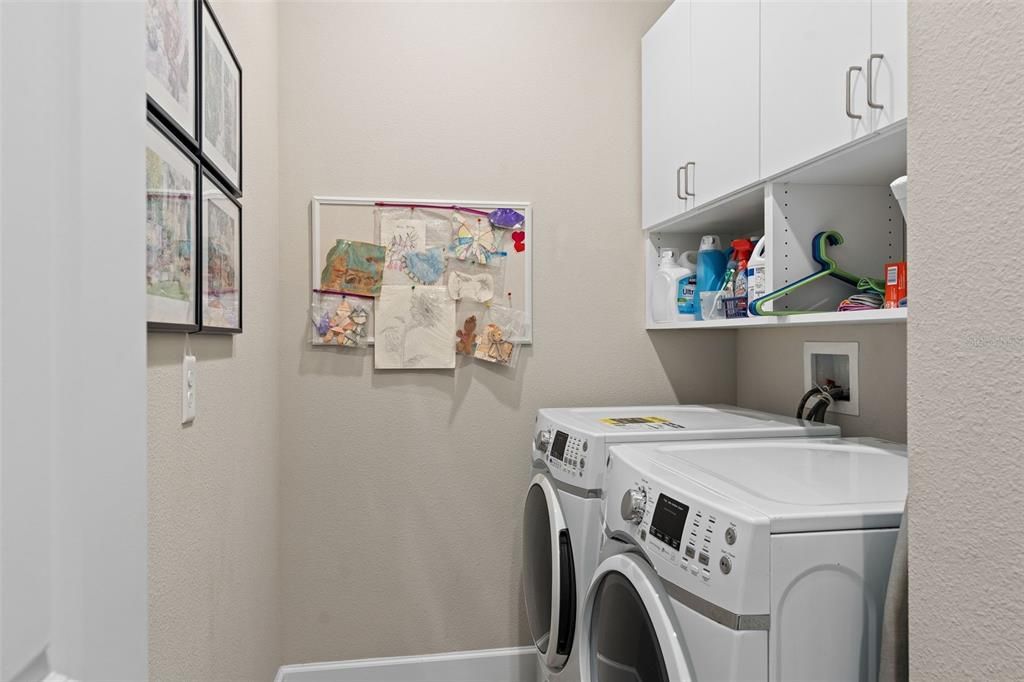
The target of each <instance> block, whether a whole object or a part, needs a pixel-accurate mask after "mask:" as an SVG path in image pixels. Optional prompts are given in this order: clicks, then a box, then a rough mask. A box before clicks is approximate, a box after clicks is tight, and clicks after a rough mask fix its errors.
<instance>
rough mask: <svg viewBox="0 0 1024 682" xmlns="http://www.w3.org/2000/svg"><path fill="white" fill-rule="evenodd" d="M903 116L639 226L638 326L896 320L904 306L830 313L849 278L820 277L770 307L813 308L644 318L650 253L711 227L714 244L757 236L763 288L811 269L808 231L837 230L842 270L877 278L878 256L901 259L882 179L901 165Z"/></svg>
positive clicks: (653, 263)
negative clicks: (642, 285) (642, 297)
mask: <svg viewBox="0 0 1024 682" xmlns="http://www.w3.org/2000/svg"><path fill="white" fill-rule="evenodd" d="M906 133H907V129H906V122H905V121H902V122H900V123H897V124H894V125H891V126H889V127H887V128H884V129H882V130H880V131H878V132H876V133H873V134H871V135H868V136H866V137H864V138H861V139H858V140H856V141H855V142H851V143H849V144H847V145H844V146H842V147H839V148H838V149H835V150H833V151H832V152H830V153H828V154H824V155H822V156H820V157H817V158H815V159H811V160H810V161H807V162H806V163H802V164H800V165H798V166H795V167H793V168H791V169H788V170H786V171H784V172H782V173H778V174H776V175H774V176H772V177H770V178H768V179H766V180H762V181H760V182H758V183H756V184H753V185H750V186H748V187H744V188H742V189H740V190H737V191H736V192H733V193H731V194H729V195H727V196H724V197H721V198H719V199H716V200H714V201H711V202H708V203H707V204H705V205H702V206H698V207H696V208H693V209H691V210H689V211H686V212H684V213H682V214H681V215H679V216H676V217H674V218H672V219H670V220H667V221H664V222H662V223H659V224H657V225H654V226H653V227H651V228H649V229H647V230H645V231H644V232H645V237H646V239H644V250H645V253H644V262H645V268H646V327H647V329H652V330H653V329H722V328H757V327H782V326H792V325H802V326H809V325H833V324H877V323H905V322H906V319H907V310H906V308H903V309H895V310H867V311H848V312H837V311H836V308H837V307H838V304H839V303H840V301H842V300H843V299H844V298H846V297H848V296H849V295H850V294H852V293H856V291H855V290H854V289H853V287H851V286H849V285H848V284H845V283H844V282H841V281H839V280H837V279H834V278H824V279H820V280H818V281H815V282H812V283H810V284H808V285H807V286H805V287H801V288H800V289H797V290H795V291H794V292H792V293H790V294H789V295H787V296H785V297H783V298H780V299H777V300H775V301H774V302H773V303H772V304H771V305H773V306H774V308H773V310H774V311H776V312H787V311H792V312H793V313H797V311H813V312H809V313H799V314H790V315H786V316H779V317H768V316H762V317H748V318H738V319H731V320H730V319H721V320H704V321H694V320H673V321H668V322H656V321H654V319H653V318H652V317H651V288H652V282H653V280H654V275H655V273H656V272H657V270H658V260H659V258H658V254H659V253H660V251H661V250H662V249H667V248H670V249H672V250H673V251H674V253H675V254H676V255H677V256H678V255H679V254H680V253H682V252H683V251H688V250H696V249H697V247H698V245H699V242H700V237H701V235H704V234H715V235H718V236H719V237H720V239H721V243H722V246H723V248H725V247H728V246H729V243H730V242H731V241H732V240H733V239H737V238H743V237H746V238H750V239H752V240H754V241H756V240H757V239H758V238H760V237H761V236H762V235H764V237H765V239H766V256H767V263H766V278H767V290H768V291H769V292H771V291H776V290H778V289H781V288H782V287H784V286H786V285H788V284H791V283H793V282H796V281H798V280H800V279H802V278H803V277H806V276H807V275H810V274H812V273H814V272H817V271H818V270H819V268H820V266H819V265H818V264H817V263H816V262H815V261H814V259H813V257H812V255H811V244H812V241H813V239H814V236H815V235H816V234H818V233H819V232H822V231H825V230H836V231H838V232H839V233H840V234H842V236H843V239H844V242H843V244H841V245H837V246H834V247H829V251H828V253H829V256H830V257H832V258H834V259H835V260H836V261H837V262H838V263H839V265H840V267H842V268H843V269H844V270H846V271H848V272H851V273H854V274H856V275H857V276H861V277H872V278H876V279H882V277H883V271H884V266H885V265H886V263H893V262H898V261H902V260H904V259H905V252H906V248H905V241H906V225H905V223H904V220H903V214H902V212H901V211H900V208H899V204H898V202H897V201H896V200H895V199H894V198H893V196H892V193H891V191H890V188H889V184H890V183H891V182H892V181H893V180H895V179H896V178H898V177H899V176H901V175H905V174H906V172H907V171H906V168H907V152H906V150H907V137H906Z"/></svg>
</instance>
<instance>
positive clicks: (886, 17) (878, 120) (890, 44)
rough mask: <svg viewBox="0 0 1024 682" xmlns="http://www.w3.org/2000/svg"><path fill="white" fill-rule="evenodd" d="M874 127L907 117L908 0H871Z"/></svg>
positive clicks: (872, 118) (883, 125)
mask: <svg viewBox="0 0 1024 682" xmlns="http://www.w3.org/2000/svg"><path fill="white" fill-rule="evenodd" d="M871 53H872V54H880V55H882V56H881V57H878V58H873V59H871V65H870V66H871V71H870V73H871V80H872V84H871V85H872V92H871V94H872V100H873V101H874V103H875V104H880V105H882V108H881V109H878V108H875V107H871V108H870V111H871V129H872V130H878V129H879V128H883V127H885V126H887V125H889V124H890V123H895V122H897V121H899V120H901V119H904V118H906V117H907V1H906V0H872V2H871Z"/></svg>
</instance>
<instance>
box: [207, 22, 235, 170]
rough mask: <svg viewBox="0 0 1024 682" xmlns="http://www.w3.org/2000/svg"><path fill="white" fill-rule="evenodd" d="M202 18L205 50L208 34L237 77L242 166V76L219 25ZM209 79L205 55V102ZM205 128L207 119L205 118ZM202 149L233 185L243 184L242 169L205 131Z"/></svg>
mask: <svg viewBox="0 0 1024 682" xmlns="http://www.w3.org/2000/svg"><path fill="white" fill-rule="evenodd" d="M202 16H203V26H202V31H201V32H200V39H201V40H203V49H204V50H205V49H207V46H208V43H207V42H206V35H207V33H208V34H209V36H210V44H212V45H213V46H214V47H215V48H216V50H217V53H218V54H219V55H220V57H221V60H222V61H223V63H224V68H226V69H231V71H232V72H233V73H234V75H235V87H236V92H234V93H232V95H233V96H234V97H235V112H236V113H237V114H238V120H237V121H236V125H235V132H234V138H235V140H234V141H235V150H236V153H237V154H238V161H239V164H240V163H241V160H242V116H241V111H242V103H241V101H240V98H241V94H242V93H241V86H240V83H241V79H242V75H241V73H239V72H238V69H237V67H236V66H235V60H234V59H233V58H232V57H231V51H230V50H228V46H227V44H226V43H225V42H224V39H223V38H222V37H221V34H220V31H219V30H217V24H216V23H215V22H214V20H213V17H211V16H210V13H209V12H205V11H204V12H203V15H202ZM207 78H208V74H207V73H206V56H205V55H204V56H203V62H202V66H201V70H200V80H201V84H200V86H201V87H202V88H203V93H202V94H203V102H206V101H207V98H208V95H207V93H206V84H207ZM210 85H212V86H214V87H221V85H222V83H211V84H210ZM205 115H206V112H203V116H204V117H205ZM204 126H205V118H204ZM202 148H203V153H204V154H206V156H207V157H208V158H209V159H210V161H212V162H213V163H214V164H215V165H216V166H217V168H219V169H220V170H222V171H223V172H224V174H225V175H227V176H228V180H230V181H231V182H232V184H234V185H239V184H240V182H241V171H240V169H239V168H238V166H237V165H232V164H231V163H230V162H229V161H228V159H227V157H225V156H224V155H223V154H222V153H221V151H220V150H219V149H217V146H216V144H215V143H214V141H213V140H211V139H209V138H208V137H207V136H206V131H205V130H204V131H203V145H202Z"/></svg>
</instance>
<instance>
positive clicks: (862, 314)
mask: <svg viewBox="0 0 1024 682" xmlns="http://www.w3.org/2000/svg"><path fill="white" fill-rule="evenodd" d="M906 321H907V309H906V308H890V309H888V310H850V311H847V312H843V313H840V312H835V311H833V312H826V313H806V314H803V315H786V316H779V317H770V316H761V317H740V318H736V319H732V320H699V321H698V320H691V321H687V322H666V323H653V324H650V325H648V326H647V329H648V330H656V329H758V328H765V327H774V328H785V327H794V326H801V327H804V326H814V325H835V324H899V323H905V322H906Z"/></svg>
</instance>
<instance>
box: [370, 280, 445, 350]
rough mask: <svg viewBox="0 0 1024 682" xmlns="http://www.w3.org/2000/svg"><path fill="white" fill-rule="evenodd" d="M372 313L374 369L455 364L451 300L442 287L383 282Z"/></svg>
mask: <svg viewBox="0 0 1024 682" xmlns="http://www.w3.org/2000/svg"><path fill="white" fill-rule="evenodd" d="M376 313H377V319H376V321H375V333H374V347H373V349H374V361H373V364H374V367H375V368H376V369H452V368H454V367H455V344H453V343H452V337H451V333H452V329H454V328H455V301H453V300H452V299H451V298H450V297H449V296H448V290H447V288H446V287H443V286H440V287H426V286H408V285H385V286H384V287H382V288H381V295H380V299H378V301H377V310H376Z"/></svg>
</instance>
